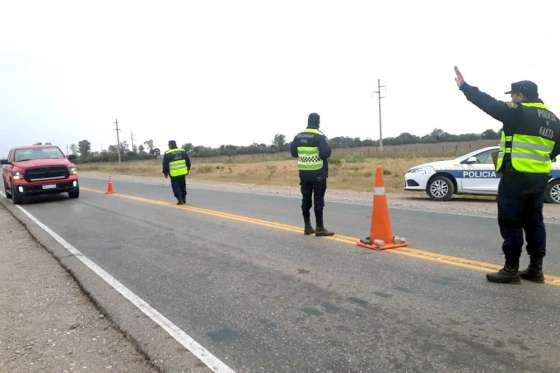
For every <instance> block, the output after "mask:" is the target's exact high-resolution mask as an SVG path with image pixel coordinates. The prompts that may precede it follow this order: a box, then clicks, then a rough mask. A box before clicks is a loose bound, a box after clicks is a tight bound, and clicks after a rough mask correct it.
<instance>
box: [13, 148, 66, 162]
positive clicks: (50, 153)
mask: <svg viewBox="0 0 560 373" xmlns="http://www.w3.org/2000/svg"><path fill="white" fill-rule="evenodd" d="M35 159H64V154H62V152H61V151H60V149H59V148H57V147H52V148H32V149H19V150H16V162H24V161H32V160H35Z"/></svg>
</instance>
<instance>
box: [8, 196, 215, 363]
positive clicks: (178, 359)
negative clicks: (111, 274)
mask: <svg viewBox="0 0 560 373" xmlns="http://www.w3.org/2000/svg"><path fill="white" fill-rule="evenodd" d="M23 207H25V205H24V206H23ZM4 208H5V209H4ZM0 212H2V213H6V212H9V213H11V214H12V220H13V217H15V218H16V219H17V221H19V223H21V224H19V223H17V225H16V226H17V227H18V228H17V230H14V229H11V230H10V233H9V234H13V232H14V231H21V232H23V233H20V234H24V235H27V237H28V238H29V239H32V240H33V241H34V242H35V245H37V247H38V248H39V249H42V250H43V254H45V255H47V256H49V255H48V254H49V253H50V254H51V255H50V256H49V257H50V258H51V259H52V260H55V259H56V260H55V262H54V264H55V265H58V269H59V270H62V271H63V272H65V273H66V275H67V276H69V277H68V278H69V279H71V280H73V283H74V285H76V286H79V288H81V291H82V293H81V294H82V295H83V294H85V295H86V296H87V299H89V301H91V302H93V303H94V304H95V306H96V308H97V309H98V310H99V311H97V315H99V314H100V313H102V314H103V315H105V316H104V318H107V320H109V322H110V325H114V326H115V328H118V330H120V331H121V332H122V334H121V335H126V337H127V339H128V340H129V341H130V343H131V346H136V347H137V349H138V350H137V351H141V352H142V353H143V355H144V356H146V357H147V358H148V359H149V361H150V363H151V364H152V366H151V367H150V366H149V365H146V366H147V367H148V368H150V369H152V370H154V369H155V371H157V369H159V370H161V371H169V372H190V373H199V372H200V373H202V372H210V369H209V368H208V367H206V366H205V365H204V363H202V362H201V361H200V360H199V359H198V358H196V357H195V356H194V355H193V354H192V353H191V352H190V351H188V350H187V349H185V348H184V347H183V346H182V345H181V344H179V343H178V342H177V341H176V340H175V339H174V338H173V337H171V336H170V335H169V334H168V333H167V332H166V331H165V330H163V329H162V328H161V327H160V326H159V325H157V324H156V323H155V322H154V321H153V320H152V319H151V318H149V317H148V316H146V315H145V314H144V313H143V312H142V311H141V310H140V309H138V308H137V307H136V306H135V305H133V304H132V303H131V302H130V301H128V300H127V299H125V298H124V297H123V296H122V295H121V294H119V293H118V292H117V291H116V290H115V289H114V288H112V287H111V286H110V285H109V284H108V283H107V282H105V281H104V280H103V279H102V278H101V277H99V276H98V275H97V274H96V273H94V272H93V271H92V270H91V269H90V268H88V267H87V266H86V265H84V264H83V263H82V262H81V261H80V260H79V259H78V258H77V257H76V256H75V255H72V254H70V253H69V251H68V250H67V249H66V248H65V247H63V246H62V245H61V244H60V243H59V242H58V241H57V240H55V239H54V238H53V237H52V236H51V235H50V234H49V233H47V232H46V231H45V230H43V229H42V228H41V227H39V226H38V225H37V224H36V223H35V222H33V221H32V220H31V219H30V218H29V217H28V216H26V213H24V212H23V210H22V209H20V208H18V207H16V206H14V205H13V204H12V203H11V202H10V201H9V200H7V199H6V198H5V197H3V196H0ZM0 229H2V227H0ZM30 235H31V236H30ZM4 242H6V241H4ZM78 246H79V244H78ZM56 261H58V264H57V263H56ZM13 266H15V265H12V267H13ZM60 266H62V268H61V267H60ZM64 270H66V271H64ZM0 280H1V282H0V283H7V281H8V280H10V281H11V278H10V277H6V280H4V277H3V276H2V277H0ZM5 290H6V294H9V293H10V292H13V291H16V290H15V289H14V290H11V289H8V288H7V287H6V288H5ZM4 304H5V301H4V300H3V299H0V309H2V306H3V305H4ZM2 312H3V311H2ZM72 325H74V324H72ZM0 326H1V328H0V336H3V335H4V334H5V332H4V330H7V328H8V327H9V324H5V326H4V324H0ZM0 338H2V337H0ZM0 341H3V339H0ZM80 343H81V342H80ZM24 347H25V346H24ZM1 350H3V347H2V345H0V351H1ZM2 353H3V352H2ZM139 355H140V356H141V354H139ZM57 356H58V355H57ZM3 360H4V358H3V356H0V361H3ZM154 367H156V368H154ZM112 369H113V371H117V372H118V371H123V372H125V371H126V372H131V371H138V372H143V371H145V370H142V369H140V370H135V369H129V368H128V367H122V370H119V369H120V367H117V368H115V367H113V368H112ZM23 371H25V370H23ZM32 371H49V370H44V369H37V370H32ZM55 371H63V370H60V369H59V368H57V369H55ZM69 371H70V370H69ZM92 371H97V370H92ZM147 371H150V370H147Z"/></svg>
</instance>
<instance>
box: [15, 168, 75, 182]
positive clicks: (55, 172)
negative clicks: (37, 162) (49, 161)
mask: <svg viewBox="0 0 560 373" xmlns="http://www.w3.org/2000/svg"><path fill="white" fill-rule="evenodd" d="M69 175H70V173H69V172H68V168H67V167H64V166H49V167H33V168H30V169H28V170H26V171H25V173H24V175H23V177H24V178H25V180H27V181H41V180H57V179H66V178H67V177H68V176H69Z"/></svg>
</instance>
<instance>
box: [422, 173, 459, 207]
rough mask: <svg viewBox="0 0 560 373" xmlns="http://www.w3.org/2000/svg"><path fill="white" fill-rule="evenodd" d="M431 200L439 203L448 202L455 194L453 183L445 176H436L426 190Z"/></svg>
mask: <svg viewBox="0 0 560 373" xmlns="http://www.w3.org/2000/svg"><path fill="white" fill-rule="evenodd" d="M426 191H427V192H428V195H429V196H430V198H431V199H434V200H437V201H447V200H449V199H451V197H452V196H453V193H455V186H454V185H453V182H452V181H451V180H449V178H448V177H445V176H436V177H434V178H433V179H431V180H430V182H429V184H428V188H427V190H426Z"/></svg>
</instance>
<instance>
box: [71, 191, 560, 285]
mask: <svg viewBox="0 0 560 373" xmlns="http://www.w3.org/2000/svg"><path fill="white" fill-rule="evenodd" d="M81 190H83V191H86V192H92V193H97V194H104V192H103V191H101V190H98V189H92V188H84V187H81ZM109 196H115V197H119V198H124V199H128V200H131V201H136V202H142V203H145V204H150V205H157V206H163V207H170V208H174V209H179V210H182V211H190V212H194V213H198V214H203V215H208V216H214V217H217V218H222V219H228V220H234V221H238V222H243V223H250V224H255V225H260V226H263V227H268V228H273V229H279V230H283V231H288V232H294V233H299V234H301V233H303V229H302V228H301V227H298V226H295V225H290V224H283V223H278V222H274V221H270V220H264V219H258V218H252V217H249V216H244V215H237V214H232V213H229V212H225V211H218V210H212V209H207V208H202V207H195V206H190V205H175V204H173V203H171V202H167V201H161V200H156V199H150V198H144V197H139V196H134V195H130V194H122V193H114V194H110V195H109ZM323 238H324V239H327V240H331V241H337V242H342V243H346V244H351V245H355V244H356V242H357V241H358V240H359V239H358V238H356V237H351V236H345V235H341V234H337V235H335V236H331V237H323ZM384 252H386V253H391V254H398V255H404V256H409V257H413V258H417V259H422V260H428V261H431V262H434V263H441V264H448V265H452V266H455V267H461V268H468V269H473V270H477V271H482V272H491V271H497V270H499V269H500V268H502V266H500V265H498V264H493V263H488V262H483V261H479V260H473V259H467V258H461V257H457V256H450V255H445V254H440V253H436V252H431V251H428V250H419V249H414V248H412V247H402V248H397V249H391V250H386V251H384ZM545 283H546V284H548V285H554V286H560V276H554V275H548V274H547V275H545Z"/></svg>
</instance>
